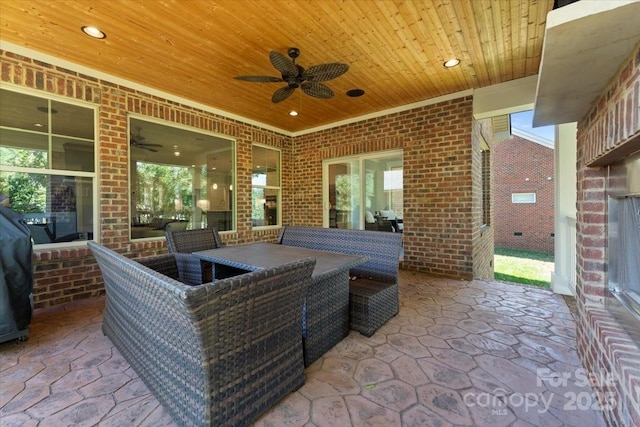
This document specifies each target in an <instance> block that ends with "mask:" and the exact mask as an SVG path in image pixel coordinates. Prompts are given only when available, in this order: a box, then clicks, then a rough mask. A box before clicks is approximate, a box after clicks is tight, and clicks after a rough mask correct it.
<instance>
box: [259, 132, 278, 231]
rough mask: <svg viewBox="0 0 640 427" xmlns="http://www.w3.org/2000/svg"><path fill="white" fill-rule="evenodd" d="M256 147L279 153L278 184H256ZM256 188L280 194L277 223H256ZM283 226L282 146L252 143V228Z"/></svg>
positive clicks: (261, 228)
mask: <svg viewBox="0 0 640 427" xmlns="http://www.w3.org/2000/svg"><path fill="white" fill-rule="evenodd" d="M255 147H258V148H262V149H266V150H273V151H275V152H276V153H278V162H277V163H278V164H277V168H278V185H277V186H275V185H254V184H253V171H254V170H255V168H256V166H257V165H256V164H255V158H254V156H253V149H254V148H255ZM254 189H262V190H275V191H276V192H277V194H278V196H277V204H276V211H277V219H276V224H268V225H254V223H253V221H254V218H253V209H254V206H253V190H254ZM281 226H282V150H281V149H280V148H277V147H273V146H270V145H265V144H258V143H252V144H251V228H252V229H253V230H267V229H272V228H279V227H281Z"/></svg>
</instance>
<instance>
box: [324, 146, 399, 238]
mask: <svg viewBox="0 0 640 427" xmlns="http://www.w3.org/2000/svg"><path fill="white" fill-rule="evenodd" d="M323 174H324V175H323V182H324V207H325V209H324V218H323V225H324V226H325V227H330V228H347V229H360V230H364V229H366V230H376V231H394V232H402V229H403V226H402V225H398V224H402V215H403V204H402V191H403V190H402V151H398V150H395V151H387V152H379V153H368V154H366V155H362V156H355V157H349V158H341V159H330V160H325V162H324V165H323Z"/></svg>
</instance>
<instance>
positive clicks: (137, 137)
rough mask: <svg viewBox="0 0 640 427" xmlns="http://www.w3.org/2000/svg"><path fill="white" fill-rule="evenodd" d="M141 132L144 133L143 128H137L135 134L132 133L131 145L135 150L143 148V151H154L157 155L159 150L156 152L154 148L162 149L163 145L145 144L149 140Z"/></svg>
mask: <svg viewBox="0 0 640 427" xmlns="http://www.w3.org/2000/svg"><path fill="white" fill-rule="evenodd" d="M141 132H142V128H136V132H135V133H133V132H131V136H130V138H129V144H130V145H131V146H132V147H135V148H141V149H143V150H149V151H153V152H154V153H157V152H158V150H156V149H155V148H153V147H162V144H152V143H149V142H144V141H146V139H147V138H145V137H144V136H142V135H141Z"/></svg>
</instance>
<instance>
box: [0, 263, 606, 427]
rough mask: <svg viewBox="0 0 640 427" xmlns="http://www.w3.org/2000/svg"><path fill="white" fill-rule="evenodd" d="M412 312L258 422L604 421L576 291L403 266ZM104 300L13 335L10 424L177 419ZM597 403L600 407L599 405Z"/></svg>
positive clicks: (587, 424)
mask: <svg viewBox="0 0 640 427" xmlns="http://www.w3.org/2000/svg"><path fill="white" fill-rule="evenodd" d="M400 301H401V308H400V313H399V314H398V315H397V316H396V317H394V318H393V319H391V320H390V321H389V322H388V323H387V324H386V325H384V326H383V327H382V328H381V329H380V330H379V331H378V332H377V333H376V334H375V335H374V336H372V337H371V338H366V337H364V336H362V335H360V334H358V333H356V332H351V333H350V335H349V336H348V337H347V338H345V339H344V340H343V341H342V342H341V343H339V344H338V345H337V346H336V347H334V348H333V349H332V350H330V351H329V352H328V353H327V354H325V356H324V357H322V358H320V359H319V360H318V361H317V362H316V363H314V364H313V365H312V366H310V367H309V368H308V369H307V370H306V372H305V373H306V383H305V385H304V386H303V387H302V388H300V389H299V390H298V391H296V392H294V393H292V394H290V395H289V396H287V397H286V398H285V399H283V400H282V401H281V402H280V403H279V404H278V405H276V406H275V407H273V408H272V409H271V410H270V411H268V412H267V413H265V414H264V415H263V416H262V417H261V418H259V419H258V420H256V422H255V426H265V427H266V426H339V427H342V426H378V425H379V426H387V427H388V426H420V427H424V426H442V427H444V426H491V427H499V426H518V427H525V426H545V427H553V426H576V427H598V426H604V425H605V423H604V421H603V417H602V414H601V412H600V411H599V410H598V409H597V406H598V405H597V401H596V399H595V395H594V393H593V391H592V389H591V388H590V386H589V385H588V384H586V381H585V380H584V378H585V376H586V375H585V374H586V373H585V372H584V370H582V365H581V364H580V361H579V359H578V356H577V354H576V351H575V348H576V346H575V322H574V318H573V315H572V312H571V310H570V309H569V307H568V306H567V303H566V302H565V299H564V298H563V297H561V296H559V295H554V294H553V293H551V292H550V291H548V290H545V289H538V288H535V287H528V286H520V285H512V284H505V283H500V282H487V281H480V280H474V281H471V282H465V281H457V280H450V279H443V278H435V277H432V276H428V275H425V274H422V273H416V272H410V271H401V274H400ZM103 307H104V299H102V298H98V299H94V300H86V301H80V302H76V303H72V304H68V305H65V306H59V307H53V308H50V309H44V310H38V311H36V312H35V314H34V318H33V321H32V323H31V328H30V329H31V334H30V338H29V340H28V341H27V342H25V343H16V342H9V343H3V344H0V425H2V426H3V427H9V426H56V427H57V426H68V425H78V426H93V425H99V426H153V427H157V426H174V425H175V424H174V423H173V421H172V420H171V419H170V418H169V416H168V414H167V413H166V412H165V411H164V409H163V408H162V407H161V406H160V405H159V403H158V401H157V400H156V399H155V398H154V397H153V395H151V393H150V392H149V391H148V389H147V388H146V387H145V385H144V384H143V383H142V382H141V381H140V380H139V378H138V377H137V375H136V374H135V372H133V370H132V369H131V368H130V367H129V365H128V364H127V362H126V361H124V360H123V359H122V357H121V356H120V353H119V352H118V351H117V350H116V349H115V348H114V347H113V345H112V344H111V342H110V341H109V340H108V339H107V338H106V337H105V336H103V335H102V332H101V330H100V326H101V320H102V309H103ZM594 408H595V409H594Z"/></svg>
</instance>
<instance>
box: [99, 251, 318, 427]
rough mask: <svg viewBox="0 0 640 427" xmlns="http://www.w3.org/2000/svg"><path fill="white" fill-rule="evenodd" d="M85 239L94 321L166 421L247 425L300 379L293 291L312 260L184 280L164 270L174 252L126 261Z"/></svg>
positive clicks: (305, 280) (306, 277) (298, 307)
mask: <svg viewBox="0 0 640 427" xmlns="http://www.w3.org/2000/svg"><path fill="white" fill-rule="evenodd" d="M88 245H89V247H90V249H91V251H92V253H93V255H94V257H95V258H96V260H97V262H98V265H99V266H100V270H101V271H102V277H103V278H104V284H105V290H106V306H105V310H104V317H103V324H102V330H103V332H104V333H105V335H107V336H108V337H109V339H110V340H111V341H112V342H113V344H114V346H115V347H116V348H117V349H118V350H119V351H120V353H121V354H122V356H123V357H124V359H125V360H126V361H127V362H128V363H129V364H130V365H131V367H132V368H133V370H134V371H135V372H136V374H138V376H139V377H140V379H142V381H143V382H144V383H145V384H146V386H147V387H148V388H149V390H151V392H152V393H153V394H154V395H155V396H156V398H157V399H158V401H159V402H160V403H161V404H162V405H163V406H164V408H165V409H166V410H167V412H168V413H169V414H170V415H171V417H172V418H173V419H174V421H175V422H176V424H178V425H181V426H223V425H224V426H227V425H233V426H244V425H248V424H250V423H251V422H253V421H254V420H255V419H256V418H257V417H259V416H260V415H261V414H262V413H263V412H264V411H266V410H267V409H268V408H270V407H271V406H273V404H275V403H276V402H277V401H278V400H280V399H281V398H282V397H284V396H285V395H286V394H288V393H289V392H291V391H294V390H296V389H297V388H299V387H300V386H302V384H303V383H304V366H303V353H302V351H303V350H302V341H301V339H300V324H301V321H302V318H301V317H302V316H301V313H302V296H303V293H304V292H306V288H307V287H308V286H309V284H310V283H311V273H312V271H313V268H314V266H315V260H313V259H305V260H301V261H296V262H292V263H290V264H286V265H282V266H279V267H275V268H271V269H264V270H260V271H255V272H251V273H246V274H243V275H240V276H236V277H233V278H228V279H225V280H220V281H217V282H215V283H205V284H202V285H199V286H189V285H185V284H182V283H180V282H178V281H176V280H174V279H173V278H171V277H170V276H175V277H177V276H178V265H177V263H176V262H175V256H174V255H171V254H165V255H160V256H156V257H151V258H146V259H142V260H140V262H136V261H135V260H132V259H129V258H126V257H124V256H122V255H120V254H118V253H116V252H114V251H112V250H110V249H107V248H105V247H104V246H101V245H99V244H97V243H95V242H89V243H88ZM152 268H158V269H159V270H160V271H162V272H163V273H167V274H169V275H170V276H166V275H164V274H162V273H160V272H157V271H154V270H153V269H152Z"/></svg>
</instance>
